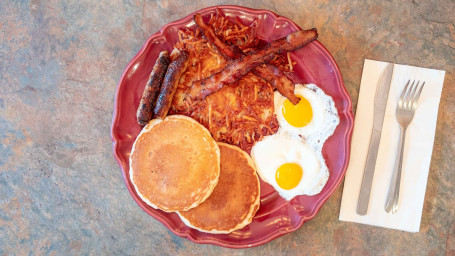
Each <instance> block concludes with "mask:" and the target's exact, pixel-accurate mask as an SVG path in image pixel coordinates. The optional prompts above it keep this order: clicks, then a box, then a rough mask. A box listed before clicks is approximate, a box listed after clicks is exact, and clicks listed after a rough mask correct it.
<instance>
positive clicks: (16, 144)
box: [0, 0, 455, 255]
mask: <svg viewBox="0 0 455 256" xmlns="http://www.w3.org/2000/svg"><path fill="white" fill-rule="evenodd" d="M217 4H236V5H244V6H248V7H253V8H261V9H269V10H272V11H274V12H276V13H278V14H280V15H283V16H287V17H289V18H291V19H292V20H294V21H295V22H296V23H297V24H298V25H300V26H301V27H303V28H309V27H317V28H318V30H319V33H320V37H319V40H320V41H321V42H322V43H323V44H324V45H325V46H326V47H327V49H328V50H329V51H330V52H331V53H332V55H333V56H334V58H335V60H336V61H337V63H338V65H339V67H340V69H341V73H342V74H343V78H344V82H345V85H346V87H347V89H348V91H349V93H350V95H351V97H352V101H353V103H354V111H355V103H356V102H357V96H358V91H359V84H360V77H361V72H362V66H363V61H364V59H365V58H370V59H376V60H383V61H390V62H396V63H400V64H410V65H416V66H422V67H427V68H436V69H443V70H446V71H447V72H446V78H445V82H444V88H443V91H442V99H441V103H440V110H439V116H438V123H437V130H436V139H435V145H434V151H433V156H432V161H431V167H430V174H429V179H428V185H427V193H426V196H425V204H424V210H423V217H422V224H421V230H420V232H419V233H415V234H412V233H406V232H401V231H395V230H387V229H383V228H379V227H371V226H366V225H361V224H354V223H347V222H340V221H338V214H339V209H340V202H341V194H342V186H341V187H340V188H339V189H338V190H337V191H336V192H335V194H334V195H333V197H332V198H331V199H330V200H329V201H328V202H327V203H326V204H325V205H324V206H323V207H322V209H321V211H320V212H319V214H318V215H317V216H316V217H315V218H314V219H313V220H311V221H309V222H307V223H305V224H304V225H303V226H302V228H300V229H299V230H297V231H296V232H293V233H291V234H288V235H285V236H282V237H280V238H278V239H275V240H273V241H272V242H270V243H267V244H265V245H263V246H259V247H256V248H250V249H244V250H232V249H227V248H221V247H217V246H212V245H199V244H194V243H192V242H190V241H188V240H186V239H182V238H179V237H177V236H175V235H173V234H172V233H171V232H170V231H169V230H167V228H165V227H164V226H163V225H162V224H161V223H159V222H158V221H156V220H155V219H153V218H151V217H150V216H149V215H147V214H146V213H145V212H144V211H142V210H141V209H140V208H139V206H137V204H136V203H135V202H134V200H133V199H132V197H131V196H130V194H129V192H128V191H127V189H126V186H125V184H124V182H123V178H122V175H121V172H120V168H119V166H118V165H117V163H116V161H115V159H114V157H113V154H112V143H111V139H110V126H111V119H112V111H113V103H114V93H115V89H116V86H117V82H118V80H119V79H120V76H121V74H122V72H123V69H124V68H125V66H126V65H127V64H128V62H129V60H130V59H131V58H133V56H134V55H135V54H136V53H137V52H138V51H139V49H140V48H141V47H142V45H143V43H144V42H145V40H146V39H147V38H148V37H149V36H150V35H151V34H153V33H155V32H156V31H157V30H159V29H160V28H161V27H162V26H163V25H165V24H166V23H168V22H171V21H174V20H176V19H179V18H181V17H183V16H186V15H187V14H189V13H191V12H193V11H196V10H198V9H200V8H203V7H206V6H212V5H217ZM454 10H455V2H454V1H453V0H440V1H424V0H413V1H333V0H325V1H324V0H323V1H303V0H294V1H266V0H264V1H259V0H253V1H230V2H229V1H208V0H199V1H194V3H191V4H189V3H186V2H185V1H173V0H171V1H132V2H128V1H119V0H113V1H88V0H82V1H56V0H51V1H39V0H33V1H10V0H7V1H1V3H0V14H1V15H0V59H1V63H0V255H66V254H70V255H221V254H223V255H455V221H454V215H455V185H454V183H455V171H454V166H455V160H454V156H455V135H454V130H455V123H454V120H455V118H454V116H455V87H454V82H455V76H454V71H455V15H454Z"/></svg>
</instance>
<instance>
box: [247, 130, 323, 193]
mask: <svg viewBox="0 0 455 256" xmlns="http://www.w3.org/2000/svg"><path fill="white" fill-rule="evenodd" d="M251 157H252V158H253V161H254V163H255V165H256V168H257V172H258V174H259V176H260V177H261V179H262V180H263V181H265V182H267V183H269V184H270V185H272V186H273V187H274V188H275V190H276V191H277V192H278V193H279V195H280V196H281V197H283V198H284V199H286V200H291V199H292V198H294V197H295V196H298V195H315V194H318V193H319V192H320V191H321V190H322V188H323V187H324V185H325V184H326V183H327V180H328V178H329V171H328V169H327V166H326V164H325V162H324V158H323V157H322V154H321V152H317V151H315V150H314V149H312V148H311V147H309V146H308V145H306V144H305V142H304V141H303V140H302V138H300V137H291V136H290V135H289V134H287V133H281V132H278V133H277V134H274V135H270V136H266V137H264V138H263V140H261V141H259V142H257V143H256V144H255V145H254V146H253V148H252V149H251ZM285 163H296V164H298V165H300V167H302V169H303V175H302V179H301V180H300V182H299V184H298V185H297V186H296V187H295V188H293V189H289V190H286V189H282V188H281V187H280V186H279V185H278V183H277V181H276V179H275V174H276V171H277V169H278V167H280V166H281V165H282V164H285Z"/></svg>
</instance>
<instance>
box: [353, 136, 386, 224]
mask: <svg viewBox="0 0 455 256" xmlns="http://www.w3.org/2000/svg"><path fill="white" fill-rule="evenodd" d="M380 139H381V132H380V131H377V130H373V131H372V133H371V139H370V147H369V149H368V155H367V161H366V163H365V170H364V172H363V178H362V186H361V187H360V194H359V199H358V201H357V210H356V211H357V213H358V214H359V215H365V214H367V211H368V204H369V202H370V193H371V185H372V183H373V176H374V168H375V166H376V158H377V156H378V149H379V141H380Z"/></svg>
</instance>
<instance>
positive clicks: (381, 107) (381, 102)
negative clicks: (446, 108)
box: [357, 63, 393, 215]
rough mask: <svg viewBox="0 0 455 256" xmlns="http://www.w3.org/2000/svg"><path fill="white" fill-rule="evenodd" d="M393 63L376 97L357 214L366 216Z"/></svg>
mask: <svg viewBox="0 0 455 256" xmlns="http://www.w3.org/2000/svg"><path fill="white" fill-rule="evenodd" d="M392 73H393V63H389V64H388V65H387V66H386V68H385V69H384V71H383V72H382V74H381V76H380V78H379V81H378V84H377V86H376V93H375V96H374V119H373V131H372V132H371V138H370V147H369V149H368V155H367V161H366V163H365V170H364V173H363V178H362V186H361V187H360V194H359V199H358V201H357V213H358V214H359V215H365V214H367V211H368V204H369V202H370V193H371V184H372V183H373V176H374V169H375V166H376V158H377V155H378V148H379V141H380V140H381V131H382V123H383V122H384V114H385V108H386V105H387V98H388V96H389V89H390V82H391V80H392Z"/></svg>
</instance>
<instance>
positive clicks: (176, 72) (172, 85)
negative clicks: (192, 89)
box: [153, 51, 189, 119]
mask: <svg viewBox="0 0 455 256" xmlns="http://www.w3.org/2000/svg"><path fill="white" fill-rule="evenodd" d="M188 58H189V54H188V51H180V52H179V53H178V55H177V56H176V57H175V59H174V60H172V61H171V64H169V68H168V69H167V72H166V75H165V76H164V81H163V85H162V86H161V90H160V95H159V96H158V100H157V101H156V105H155V109H154V110H153V118H161V119H163V118H164V117H166V115H167V112H168V111H169V108H170V107H171V103H172V98H173V97H174V94H175V91H176V89H177V86H178V84H179V80H180V77H181V76H182V74H183V73H184V72H185V70H186V68H187V66H188Z"/></svg>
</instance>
